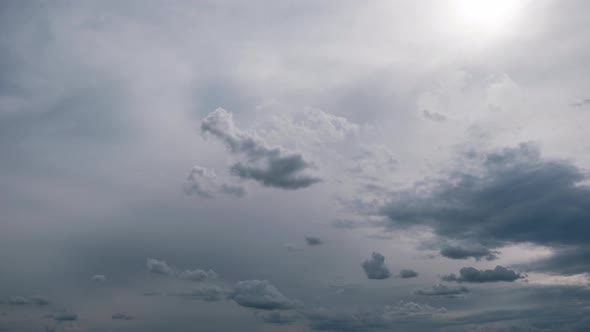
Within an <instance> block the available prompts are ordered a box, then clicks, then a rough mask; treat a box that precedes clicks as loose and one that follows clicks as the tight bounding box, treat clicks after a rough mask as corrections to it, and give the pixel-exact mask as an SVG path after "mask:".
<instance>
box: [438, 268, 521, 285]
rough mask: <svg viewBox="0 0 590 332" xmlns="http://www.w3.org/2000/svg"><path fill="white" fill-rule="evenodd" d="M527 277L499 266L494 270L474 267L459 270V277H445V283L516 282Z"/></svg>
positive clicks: (452, 275)
mask: <svg viewBox="0 0 590 332" xmlns="http://www.w3.org/2000/svg"><path fill="white" fill-rule="evenodd" d="M524 277H525V276H524V275H522V274H520V273H516V272H514V271H512V270H509V269H507V268H505V267H503V266H500V265H497V266H496V267H495V268H494V269H493V270H478V269H476V268H474V267H464V268H462V269H461V270H459V276H458V277H457V276H456V275H455V274H454V273H452V274H450V275H447V276H443V277H442V279H443V280H444V281H456V282H480V283H481V282H497V281H508V282H512V281H516V280H518V279H522V278H524Z"/></svg>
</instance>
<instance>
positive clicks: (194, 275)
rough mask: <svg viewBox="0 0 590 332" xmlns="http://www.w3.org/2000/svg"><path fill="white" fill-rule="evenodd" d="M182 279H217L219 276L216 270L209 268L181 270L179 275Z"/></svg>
mask: <svg viewBox="0 0 590 332" xmlns="http://www.w3.org/2000/svg"><path fill="white" fill-rule="evenodd" d="M178 276H179V277H180V278H182V279H186V280H191V281H203V280H205V279H215V278H217V273H215V271H213V270H211V269H209V270H201V269H195V270H185V271H182V272H180V274H179V275H178Z"/></svg>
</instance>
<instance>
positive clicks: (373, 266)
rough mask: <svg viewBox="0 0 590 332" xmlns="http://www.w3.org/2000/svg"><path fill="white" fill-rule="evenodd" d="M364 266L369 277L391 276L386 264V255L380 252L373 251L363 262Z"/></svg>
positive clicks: (384, 277) (385, 277)
mask: <svg viewBox="0 0 590 332" xmlns="http://www.w3.org/2000/svg"><path fill="white" fill-rule="evenodd" d="M362 267H363V270H364V271H365V274H366V275H367V278H369V279H387V278H389V277H390V276H391V273H390V272H389V269H388V268H387V266H386V265H385V256H383V255H382V254H380V253H378V252H373V254H372V255H371V258H370V259H367V260H365V261H364V262H363V263H362Z"/></svg>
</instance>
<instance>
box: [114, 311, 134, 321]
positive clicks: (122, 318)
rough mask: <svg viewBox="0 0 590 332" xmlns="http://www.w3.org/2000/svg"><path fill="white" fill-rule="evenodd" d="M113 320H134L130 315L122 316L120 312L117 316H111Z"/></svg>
mask: <svg viewBox="0 0 590 332" xmlns="http://www.w3.org/2000/svg"><path fill="white" fill-rule="evenodd" d="M111 318H112V319H115V320H132V319H133V317H132V316H129V315H126V314H122V313H120V312H118V313H116V314H113V315H112V316H111Z"/></svg>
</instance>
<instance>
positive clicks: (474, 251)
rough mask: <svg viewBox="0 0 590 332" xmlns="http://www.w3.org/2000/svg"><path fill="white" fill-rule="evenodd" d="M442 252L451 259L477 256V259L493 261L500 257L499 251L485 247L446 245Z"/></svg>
mask: <svg viewBox="0 0 590 332" xmlns="http://www.w3.org/2000/svg"><path fill="white" fill-rule="evenodd" d="M440 254H441V256H443V257H447V258H451V259H467V258H475V260H477V261H479V260H481V259H485V260H488V261H493V260H495V259H497V258H498V256H497V254H498V252H497V251H493V250H490V249H488V248H485V247H474V248H467V247H461V246H444V247H443V248H442V249H441V250H440Z"/></svg>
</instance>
